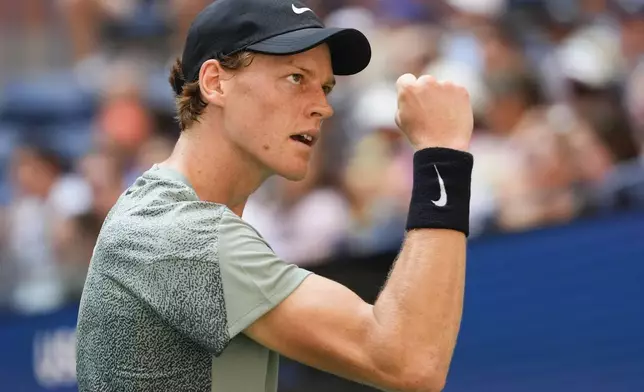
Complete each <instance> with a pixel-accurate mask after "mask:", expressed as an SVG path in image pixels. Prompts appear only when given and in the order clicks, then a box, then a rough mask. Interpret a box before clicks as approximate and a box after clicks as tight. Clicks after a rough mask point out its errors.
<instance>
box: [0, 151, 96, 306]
mask: <svg viewBox="0 0 644 392" xmlns="http://www.w3.org/2000/svg"><path fill="white" fill-rule="evenodd" d="M12 179H13V182H14V189H15V192H16V194H15V198H14V200H13V201H12V203H11V204H10V206H9V208H8V222H7V223H8V226H9V228H10V230H9V231H8V233H9V235H8V241H7V244H6V249H5V251H6V252H7V253H8V255H9V256H8V257H9V262H10V263H11V266H12V268H13V271H14V274H15V275H14V278H15V279H14V282H15V287H14V289H13V292H12V298H11V305H12V306H13V307H14V308H15V309H16V310H18V311H20V312H24V313H37V312H43V311H48V310H51V309H55V308H57V307H59V306H61V305H62V304H63V303H64V300H65V296H66V289H65V287H64V284H63V278H62V276H61V272H60V260H59V259H58V258H57V257H56V256H57V254H56V253H57V252H56V248H57V246H58V245H59V241H60V237H59V235H60V233H59V231H58V230H59V228H61V227H62V226H63V225H64V224H65V223H66V222H67V221H68V220H70V219H73V218H74V217H76V216H79V215H81V214H83V213H85V212H86V211H87V210H88V209H89V205H90V203H91V193H90V191H89V189H88V187H87V185H86V183H85V182H84V181H82V180H81V179H79V178H78V177H76V176H73V175H66V174H64V172H63V168H62V164H61V162H60V160H59V159H58V157H57V156H56V155H55V154H54V153H52V152H50V151H47V150H45V149H40V148H36V147H33V146H31V147H22V148H20V149H18V150H17V151H16V152H15V155H14V159H13V162H12Z"/></svg>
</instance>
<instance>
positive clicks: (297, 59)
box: [260, 44, 333, 80]
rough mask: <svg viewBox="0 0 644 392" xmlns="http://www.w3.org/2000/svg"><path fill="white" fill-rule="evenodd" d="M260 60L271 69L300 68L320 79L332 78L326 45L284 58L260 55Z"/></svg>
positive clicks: (329, 57)
mask: <svg viewBox="0 0 644 392" xmlns="http://www.w3.org/2000/svg"><path fill="white" fill-rule="evenodd" d="M260 59H261V60H260V62H265V63H267V64H268V65H271V66H273V67H275V66H277V67H289V66H291V67H296V68H302V69H305V70H306V71H309V72H311V73H312V74H314V76H316V77H318V78H320V79H325V80H326V79H332V78H333V67H332V65H331V52H330V51H329V47H328V46H327V45H326V44H322V45H319V46H316V47H314V48H312V49H309V50H307V51H305V52H302V53H297V54H292V55H286V56H274V55H270V56H269V55H262V56H260Z"/></svg>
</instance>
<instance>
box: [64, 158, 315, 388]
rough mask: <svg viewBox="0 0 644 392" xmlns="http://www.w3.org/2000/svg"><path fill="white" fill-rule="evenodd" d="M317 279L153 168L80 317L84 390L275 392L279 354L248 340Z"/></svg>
mask: <svg viewBox="0 0 644 392" xmlns="http://www.w3.org/2000/svg"><path fill="white" fill-rule="evenodd" d="M308 274H309V272H308V271H305V270H303V269H300V268H298V267H296V266H294V265H289V264H286V263H285V262H283V261H282V260H280V259H279V258H278V257H277V256H276V255H275V254H274V252H273V251H272V250H271V248H270V247H269V245H268V244H267V243H266V242H265V241H264V239H263V238H262V237H261V236H260V235H259V233H257V231H255V230H254V229H253V228H252V227H251V226H250V225H249V224H247V223H246V222H244V221H243V220H242V219H240V218H239V217H238V216H236V215H235V214H234V213H233V212H232V211H230V210H229V209H228V208H227V207H225V206H223V205H220V204H216V203H209V202H204V201H201V200H199V198H198V197H197V194H196V193H195V191H194V189H193V188H192V187H191V185H190V184H189V182H188V181H187V180H186V179H185V178H184V177H183V176H181V175H180V174H179V173H177V172H174V171H171V170H169V169H165V168H159V167H158V166H154V167H153V168H152V169H150V170H149V171H147V172H146V173H144V174H143V175H142V176H141V177H140V178H138V179H137V181H136V183H135V184H134V185H133V186H131V187H130V188H129V189H128V190H127V191H126V192H124V194H123V195H122V196H121V197H120V198H119V200H118V202H117V203H116V205H115V206H114V207H113V208H112V210H111V211H110V213H109V215H108V217H107V219H106V220H105V223H104V224H103V227H102V229H101V233H100V235H99V237H98V241H97V244H96V247H95V249H94V254H93V257H92V261H91V265H90V269H89V273H88V276H87V280H86V283H85V288H84V291H83V296H82V299H81V304H80V311H79V316H78V328H77V335H78V342H77V377H78V385H79V390H80V391H92V392H94V391H119V392H121V391H122V392H127V391H159V392H160V391H217V392H237V391H240V392H241V391H243V392H265V391H266V392H269V391H270V392H272V391H276V390H277V374H278V360H279V357H278V354H277V353H275V352H273V351H270V350H269V349H267V348H265V347H263V346H261V345H259V344H257V343H255V342H254V341H253V340H251V339H249V338H248V337H246V336H245V335H244V334H243V333H241V332H242V331H243V330H244V329H245V328H246V327H248V326H249V325H251V324H252V323H253V322H254V321H255V320H257V319H258V318H259V317H261V316H262V315H263V314H265V313H266V312H268V311H269V310H271V309H272V308H274V307H275V306H276V305H277V304H279V303H280V302H281V301H282V300H284V299H285V298H286V297H288V295H289V294H291V293H292V292H293V291H294V290H295V289H296V288H297V287H298V286H299V284H300V283H301V282H302V281H303V280H304V279H305V278H306V276H307V275H308Z"/></svg>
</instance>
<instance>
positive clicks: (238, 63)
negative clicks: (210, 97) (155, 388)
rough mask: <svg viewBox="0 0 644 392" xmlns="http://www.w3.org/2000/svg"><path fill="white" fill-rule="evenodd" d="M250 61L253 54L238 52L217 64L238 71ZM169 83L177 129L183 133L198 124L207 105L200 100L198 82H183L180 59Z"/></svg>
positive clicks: (175, 65) (172, 71)
mask: <svg viewBox="0 0 644 392" xmlns="http://www.w3.org/2000/svg"><path fill="white" fill-rule="evenodd" d="M252 61H253V54H252V53H251V52H239V53H235V54H232V55H230V56H226V57H224V58H223V59H221V60H219V63H220V64H221V66H222V67H224V68H226V69H228V70H238V69H241V68H244V67H247V66H249V65H250V64H251V62H252ZM169 82H170V85H171V86H172V89H173V90H174V92H175V95H176V96H175V103H176V106H177V116H176V120H177V121H178V122H179V128H180V129H181V131H182V132H183V131H184V130H186V129H187V128H188V127H190V126H191V125H192V124H193V123H195V122H199V117H200V116H201V115H202V114H203V111H204V110H205V109H206V106H207V105H208V104H207V103H206V102H204V100H203V99H202V98H201V90H200V89H199V80H196V81H194V82H186V81H185V77H184V75H183V64H182V63H181V59H178V58H177V60H176V62H175V63H174V66H173V67H172V70H171V71H170V78H169Z"/></svg>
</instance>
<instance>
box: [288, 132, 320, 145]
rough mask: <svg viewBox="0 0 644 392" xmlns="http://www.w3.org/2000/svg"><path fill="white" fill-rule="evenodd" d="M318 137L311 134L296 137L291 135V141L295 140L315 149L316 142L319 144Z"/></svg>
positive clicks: (304, 133) (305, 133)
mask: <svg viewBox="0 0 644 392" xmlns="http://www.w3.org/2000/svg"><path fill="white" fill-rule="evenodd" d="M317 139H318V138H317V136H315V135H313V134H312V133H310V132H303V133H298V134H296V135H291V140H294V141H296V142H298V143H302V144H305V145H307V146H309V147H313V146H314V145H315V142H317Z"/></svg>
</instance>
